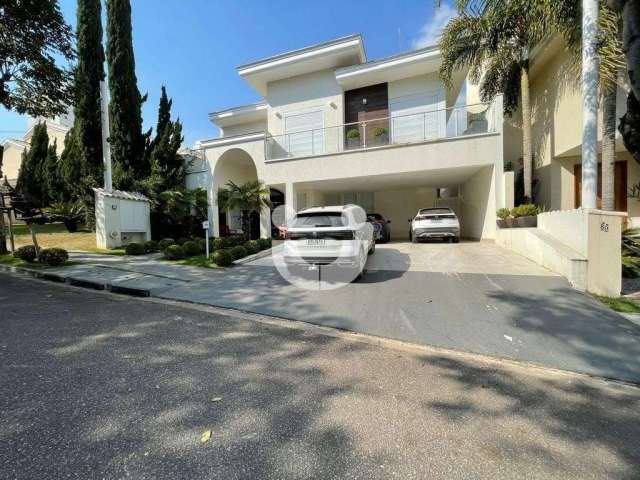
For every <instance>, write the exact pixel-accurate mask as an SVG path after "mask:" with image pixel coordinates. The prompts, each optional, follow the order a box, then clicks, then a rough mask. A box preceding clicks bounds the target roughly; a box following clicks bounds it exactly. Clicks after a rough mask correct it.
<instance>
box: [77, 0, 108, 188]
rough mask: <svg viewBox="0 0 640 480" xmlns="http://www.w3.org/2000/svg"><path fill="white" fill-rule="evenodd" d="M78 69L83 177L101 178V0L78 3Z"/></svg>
mask: <svg viewBox="0 0 640 480" xmlns="http://www.w3.org/2000/svg"><path fill="white" fill-rule="evenodd" d="M76 38H77V55H78V64H77V65H76V68H75V95H76V96H75V110H74V113H75V123H74V126H75V130H76V135H77V142H78V147H79V151H80V153H81V156H80V158H79V159H78V160H81V161H82V164H83V165H82V168H81V169H80V170H81V172H82V175H91V176H93V177H94V178H96V179H99V178H100V177H101V175H102V127H101V121H100V82H101V81H102V80H104V67H103V64H104V51H103V49H102V21H101V8H100V0H78V11H77V27H76Z"/></svg>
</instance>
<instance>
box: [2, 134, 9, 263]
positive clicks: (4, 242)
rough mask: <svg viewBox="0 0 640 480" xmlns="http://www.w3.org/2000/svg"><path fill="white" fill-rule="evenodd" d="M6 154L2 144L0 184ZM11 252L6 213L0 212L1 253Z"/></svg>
mask: <svg viewBox="0 0 640 480" xmlns="http://www.w3.org/2000/svg"><path fill="white" fill-rule="evenodd" d="M3 154H4V147H3V146H2V145H0V184H1V183H2V178H3V174H2V156H3ZM8 252H9V250H8V249H7V236H6V234H5V226H4V213H3V212H0V255H6V254H7V253H8Z"/></svg>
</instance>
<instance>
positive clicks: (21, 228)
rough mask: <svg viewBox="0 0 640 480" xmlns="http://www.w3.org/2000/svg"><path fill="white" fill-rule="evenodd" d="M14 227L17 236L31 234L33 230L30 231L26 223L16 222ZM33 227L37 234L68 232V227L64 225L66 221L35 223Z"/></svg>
mask: <svg viewBox="0 0 640 480" xmlns="http://www.w3.org/2000/svg"><path fill="white" fill-rule="evenodd" d="M12 228H13V234H14V235H15V236H22V235H29V236H31V232H30V231H29V227H28V226H27V224H26V223H14V224H13V227H12ZM33 228H34V230H35V231H36V234H40V233H67V228H66V227H65V226H64V223H45V224H44V225H34V227H33Z"/></svg>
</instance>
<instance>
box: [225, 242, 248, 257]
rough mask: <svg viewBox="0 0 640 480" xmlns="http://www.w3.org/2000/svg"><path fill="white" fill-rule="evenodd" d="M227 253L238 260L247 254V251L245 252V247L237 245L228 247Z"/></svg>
mask: <svg viewBox="0 0 640 480" xmlns="http://www.w3.org/2000/svg"><path fill="white" fill-rule="evenodd" d="M229 253H230V254H231V256H232V257H233V259H234V260H239V259H241V258H243V257H246V256H247V255H248V254H249V252H247V249H246V248H244V247H243V246H241V245H237V246H235V247H233V248H231V249H229Z"/></svg>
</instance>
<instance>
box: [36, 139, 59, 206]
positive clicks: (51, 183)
mask: <svg viewBox="0 0 640 480" xmlns="http://www.w3.org/2000/svg"><path fill="white" fill-rule="evenodd" d="M57 149H58V146H57V141H54V142H53V145H49V148H48V149H47V156H46V158H45V159H44V162H43V164H42V167H41V175H40V178H41V180H40V181H41V188H42V201H43V205H51V204H52V203H54V202H58V201H60V200H61V197H62V191H61V190H62V183H61V181H60V172H59V169H58V153H57Z"/></svg>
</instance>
